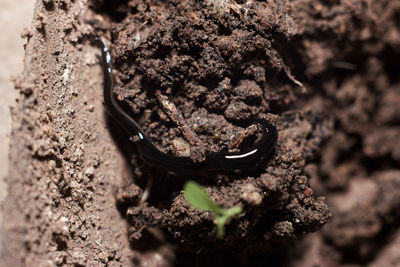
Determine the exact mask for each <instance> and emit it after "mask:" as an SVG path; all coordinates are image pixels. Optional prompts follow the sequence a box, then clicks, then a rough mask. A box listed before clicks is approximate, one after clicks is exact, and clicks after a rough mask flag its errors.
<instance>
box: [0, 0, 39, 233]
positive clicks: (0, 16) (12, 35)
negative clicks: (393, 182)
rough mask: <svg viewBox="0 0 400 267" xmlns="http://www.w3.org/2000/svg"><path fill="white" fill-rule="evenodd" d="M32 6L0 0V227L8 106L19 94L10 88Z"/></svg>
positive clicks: (17, 70) (31, 0)
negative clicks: (22, 35)
mask: <svg viewBox="0 0 400 267" xmlns="http://www.w3.org/2000/svg"><path fill="white" fill-rule="evenodd" d="M34 3H35V1H34V0H19V1H14V0H0V25H2V27H1V28H2V29H1V37H0V58H1V60H0V122H1V123H0V225H1V224H2V221H3V212H2V211H3V209H2V205H1V204H2V202H3V200H4V199H5V197H6V195H7V186H6V182H5V177H6V175H7V173H8V166H9V164H8V162H9V160H8V159H9V157H8V151H9V145H10V144H9V143H10V132H11V114H10V107H11V106H14V105H15V100H16V98H17V97H18V94H19V92H18V91H17V90H15V89H14V84H13V82H12V77H13V76H16V75H18V74H20V73H21V72H22V68H23V60H24V47H23V46H24V44H25V43H26V40H25V39H23V38H22V37H21V34H22V32H23V29H24V28H25V27H29V26H30V24H31V23H32V17H33V5H34Z"/></svg>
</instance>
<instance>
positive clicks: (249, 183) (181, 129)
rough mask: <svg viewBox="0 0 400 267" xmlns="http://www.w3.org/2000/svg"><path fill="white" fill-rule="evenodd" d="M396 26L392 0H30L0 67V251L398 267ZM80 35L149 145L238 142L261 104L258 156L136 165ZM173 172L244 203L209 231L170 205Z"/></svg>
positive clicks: (180, 147)
mask: <svg viewBox="0 0 400 267" xmlns="http://www.w3.org/2000/svg"><path fill="white" fill-rule="evenodd" d="M399 28H400V2H398V1H396V0H392V1H390V0H387V1H373V2H372V1H364V0H354V1H351V2H349V1H311V0H294V1H269V2H260V1H248V2H246V1H241V0H237V1H234V0H231V1H227V0H225V1H222V0H220V1H216V0H208V1H189V0H180V1H179V0H169V1H156V0H153V1H151V0H131V1H112V2H111V1H100V0H92V1H88V2H86V1H83V0H75V1H72V0H71V1H69V0H65V1H62V0H46V1H44V0H43V1H38V2H37V3H36V9H35V18H34V22H33V26H32V29H31V30H30V31H28V32H26V33H24V35H25V36H26V37H27V39H28V43H27V46H26V59H25V64H26V66H25V72H24V73H23V74H22V75H21V77H20V78H19V79H17V81H16V88H17V89H19V90H20V91H21V97H20V99H19V103H18V105H17V107H16V108H15V109H14V110H13V120H14V125H13V136H12V144H11V164H12V165H11V168H10V169H11V172H10V180H9V184H10V189H9V197H8V200H7V202H6V205H5V208H4V209H5V214H8V218H7V217H6V219H7V221H6V223H5V227H6V228H5V231H4V232H5V235H4V240H3V243H4V247H5V249H4V251H5V253H4V254H5V256H4V262H5V263H8V264H10V263H13V265H18V266H31V265H38V266H54V265H64V264H65V265H68V266H103V265H104V266H106V265H107V266H130V265H132V266H191V265H198V266H204V265H210V266H218V265H219V266H231V265H239V266H265V264H267V263H269V264H272V265H274V266H345V265H347V266H349V265H351V266H398V264H399V262H400V258H399V255H398V253H397V252H398V250H399V249H400V237H399V236H400V234H399V233H400V230H399V223H400V212H399V211H398V210H399V208H400V76H399V72H400V71H399V68H398V66H397V64H398V63H397V62H399V60H400V31H399ZM94 36H103V37H104V38H107V39H108V43H109V44H110V47H111V52H112V55H113V63H114V67H115V73H114V77H115V81H116V88H115V94H116V95H117V97H118V98H119V99H120V100H121V102H122V104H123V105H124V108H125V109H126V110H127V111H128V112H129V113H130V114H131V115H132V117H134V118H135V119H136V120H137V121H138V123H139V124H140V125H141V126H142V127H143V129H144V131H145V132H146V133H147V134H148V136H149V137H150V138H151V140H152V141H153V142H154V143H155V144H156V145H157V146H158V147H159V148H160V149H161V150H163V151H165V152H167V153H170V154H173V155H187V156H190V157H191V158H192V159H193V160H195V161H201V160H202V159H203V158H204V155H205V153H207V152H214V151H221V150H225V149H231V150H235V149H236V150H237V149H240V148H243V147H246V146H250V145H251V143H252V142H253V141H254V140H255V139H256V138H257V136H258V130H257V128H256V127H253V126H251V125H252V123H253V121H254V119H256V118H265V119H268V120H269V121H271V122H272V123H273V124H274V125H275V126H276V127H277V129H278V131H279V140H278V143H277V146H276V150H275V153H274V155H273V156H272V158H271V159H270V160H269V161H268V162H266V163H265V166H262V168H260V169H259V170H257V171H254V172H237V173H233V172H232V173H199V175H197V176H188V175H177V174H173V173H168V172H166V171H164V170H158V169H157V168H153V167H148V166H146V165H145V164H144V163H143V162H142V161H141V159H140V158H139V156H138V154H137V151H136V148H135V146H134V144H133V143H132V142H131V141H129V136H126V135H125V134H124V133H123V131H122V130H121V129H120V128H119V127H118V126H117V125H116V124H115V123H114V122H113V121H110V120H107V116H106V114H105V113H104V107H103V106H102V103H101V99H102V90H101V88H102V75H101V69H100V62H99V57H98V55H99V49H98V48H97V47H95V46H93V43H92V41H91V40H93V37H94ZM171 107H172V108H171ZM168 109H170V110H168ZM188 179H192V180H197V181H198V182H199V183H201V184H202V186H203V187H204V188H205V190H206V191H207V192H208V193H209V195H210V196H211V198H213V199H214V200H215V201H216V202H217V203H218V204H219V205H221V206H224V207H231V206H241V207H242V208H243V215H242V216H241V217H240V218H236V219H234V220H232V221H231V222H230V223H229V225H228V226H227V234H226V236H225V238H224V239H221V240H220V239H217V238H216V232H215V231H216V229H215V225H214V223H213V216H212V214H210V213H207V212H201V211H197V210H194V209H193V208H191V207H190V206H189V205H188V204H187V203H186V201H185V199H184V197H183V193H182V191H181V190H182V186H183V183H184V182H185V181H186V180H188ZM328 207H329V208H328ZM325 224H326V225H325ZM324 225H325V226H324ZM322 226H324V227H323V228H322ZM321 228H322V229H321ZM311 232H316V233H313V234H311Z"/></svg>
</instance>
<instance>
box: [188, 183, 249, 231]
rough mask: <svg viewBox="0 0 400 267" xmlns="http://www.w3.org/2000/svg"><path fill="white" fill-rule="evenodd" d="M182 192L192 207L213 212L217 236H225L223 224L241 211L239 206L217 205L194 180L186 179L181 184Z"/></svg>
mask: <svg viewBox="0 0 400 267" xmlns="http://www.w3.org/2000/svg"><path fill="white" fill-rule="evenodd" d="M183 194H184V196H185V198H186V201H187V202H188V203H189V205H190V206H192V207H193V208H195V209H197V210H201V211H209V212H212V213H214V223H215V225H216V226H217V237H218V238H223V237H224V236H225V225H226V224H228V223H229V222H230V221H231V220H232V218H234V217H236V216H238V215H240V213H242V208H241V207H239V206H235V207H231V208H227V209H225V208H222V207H221V206H219V205H217V204H216V203H215V202H214V200H212V199H211V198H210V197H209V196H208V194H207V193H206V191H204V189H203V188H202V187H201V186H200V185H199V184H198V183H196V182H194V181H187V182H186V183H185V185H184V186H183Z"/></svg>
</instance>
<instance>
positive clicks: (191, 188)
mask: <svg viewBox="0 0 400 267" xmlns="http://www.w3.org/2000/svg"><path fill="white" fill-rule="evenodd" d="M183 194H184V196H185V198H186V201H187V202H188V203H189V204H190V205H191V206H192V207H193V208H195V209H198V210H203V211H212V212H219V211H220V208H219V207H218V206H217V204H215V202H214V201H213V200H212V199H211V198H210V197H209V196H208V195H207V193H206V191H204V189H203V188H202V187H201V186H200V185H199V184H198V183H196V182H194V181H187V182H186V183H185V185H184V186H183Z"/></svg>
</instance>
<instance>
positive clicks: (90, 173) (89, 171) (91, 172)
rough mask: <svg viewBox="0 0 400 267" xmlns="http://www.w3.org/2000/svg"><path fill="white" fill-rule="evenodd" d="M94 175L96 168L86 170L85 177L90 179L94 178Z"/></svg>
mask: <svg viewBox="0 0 400 267" xmlns="http://www.w3.org/2000/svg"><path fill="white" fill-rule="evenodd" d="M93 174H94V168H93V167H89V168H87V169H86V170H85V175H86V176H88V177H93Z"/></svg>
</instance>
